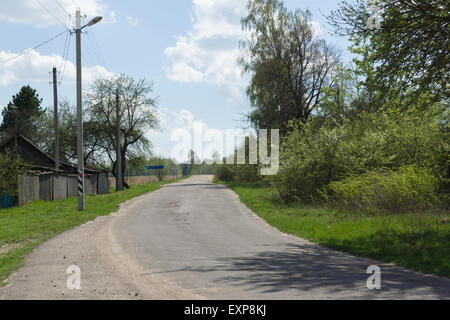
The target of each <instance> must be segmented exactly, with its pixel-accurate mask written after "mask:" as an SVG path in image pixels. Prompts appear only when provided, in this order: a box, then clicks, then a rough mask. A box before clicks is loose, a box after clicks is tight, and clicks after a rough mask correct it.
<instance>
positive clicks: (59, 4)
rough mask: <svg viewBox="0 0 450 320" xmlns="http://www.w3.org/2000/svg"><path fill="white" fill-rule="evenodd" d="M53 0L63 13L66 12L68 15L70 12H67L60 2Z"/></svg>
mask: <svg viewBox="0 0 450 320" xmlns="http://www.w3.org/2000/svg"><path fill="white" fill-rule="evenodd" d="M55 2H56V4H57V5H58V6H59V7H60V8H61V9H63V10H64V12H65V13H67V15H68V16H70V13H69V12H68V11H67V10H66V9H65V8H64V7H63V6H62V5H61V3H59V1H58V0H55Z"/></svg>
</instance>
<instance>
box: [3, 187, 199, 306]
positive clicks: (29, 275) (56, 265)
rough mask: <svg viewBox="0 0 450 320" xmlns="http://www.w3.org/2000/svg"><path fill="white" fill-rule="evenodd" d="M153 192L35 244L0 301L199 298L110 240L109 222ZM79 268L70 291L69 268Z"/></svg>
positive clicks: (121, 217)
mask: <svg viewBox="0 0 450 320" xmlns="http://www.w3.org/2000/svg"><path fill="white" fill-rule="evenodd" d="M156 192H158V191H155V192H153V193H149V194H147V195H144V196H141V197H139V198H136V199H133V200H130V201H128V202H126V203H124V204H122V205H121V207H120V210H119V211H118V212H116V213H114V214H112V215H110V216H107V217H100V218H97V219H96V220H95V221H91V222H88V223H86V224H84V225H82V226H80V227H78V228H76V229H73V230H70V231H67V232H65V233H63V234H61V235H59V236H57V237H55V238H53V239H52V240H49V241H48V242H46V243H44V244H42V245H40V246H39V247H38V248H36V249H35V250H34V251H33V252H32V253H31V254H29V255H28V256H27V257H26V261H25V263H24V265H23V266H22V268H21V269H20V270H19V271H18V272H17V273H15V274H14V275H12V276H11V277H10V278H9V279H8V280H7V283H8V285H7V286H6V287H4V288H1V289H0V300H36V299H43V300H84V299H86V300H110V299H117V300H129V299H133V300H134V299H158V300H165V299H202V297H200V296H196V295H194V294H191V293H189V292H187V291H186V290H184V289H182V288H179V287H177V286H175V285H174V284H172V283H170V282H168V281H167V280H166V279H164V278H162V277H161V276H159V275H155V274H152V272H151V270H147V269H146V268H144V267H143V266H141V265H140V264H138V263H137V262H136V261H134V259H132V258H131V257H130V256H129V255H128V254H127V253H126V252H124V251H123V250H122V248H121V246H120V245H119V244H118V243H117V241H116V240H115V237H114V234H113V233H112V230H113V225H114V223H115V222H116V221H117V220H118V219H123V218H126V216H128V215H131V214H133V208H134V207H135V206H136V205H138V204H139V203H140V202H141V201H143V199H145V198H146V197H152V196H153V194H154V193H156ZM72 265H76V266H78V267H79V268H80V269H81V289H80V290H69V289H68V288H67V284H66V282H67V279H68V278H69V277H70V275H69V274H67V273H66V270H67V268H68V267H69V266H72Z"/></svg>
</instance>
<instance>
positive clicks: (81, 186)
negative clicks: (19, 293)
mask: <svg viewBox="0 0 450 320" xmlns="http://www.w3.org/2000/svg"><path fill="white" fill-rule="evenodd" d="M75 19H76V24H75V34H76V38H77V39H76V42H77V121H78V132H77V154H78V210H79V211H84V207H85V203H84V156H83V106H82V101H81V99H82V84H81V83H82V81H81V80H82V79H81V30H82V29H84V28H86V27H90V26H93V25H94V24H96V23H98V22H100V21H101V20H102V17H95V18H94V19H92V20H91V21H89V22H88V23H87V24H86V25H84V26H83V27H82V26H81V12H80V10H79V9H77V12H76V16H75Z"/></svg>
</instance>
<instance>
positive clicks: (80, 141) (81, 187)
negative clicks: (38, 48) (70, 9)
mask: <svg viewBox="0 0 450 320" xmlns="http://www.w3.org/2000/svg"><path fill="white" fill-rule="evenodd" d="M75 19H76V25H75V34H76V38H77V39H76V45H77V121H78V131H77V154H78V211H84V209H85V203H84V155H83V149H84V148H83V106H82V101H81V99H82V91H81V90H82V87H81V13H80V9H77V12H76V17H75Z"/></svg>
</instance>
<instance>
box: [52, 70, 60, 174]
mask: <svg viewBox="0 0 450 320" xmlns="http://www.w3.org/2000/svg"><path fill="white" fill-rule="evenodd" d="M53 106H54V114H53V125H54V130H55V169H56V170H59V127H58V83H57V76H56V68H53Z"/></svg>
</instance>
